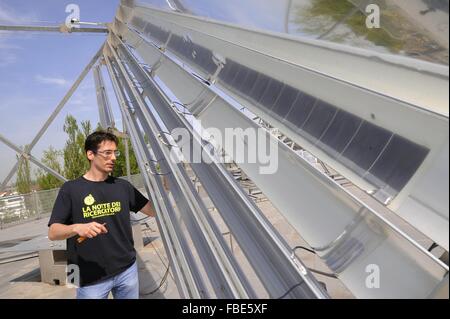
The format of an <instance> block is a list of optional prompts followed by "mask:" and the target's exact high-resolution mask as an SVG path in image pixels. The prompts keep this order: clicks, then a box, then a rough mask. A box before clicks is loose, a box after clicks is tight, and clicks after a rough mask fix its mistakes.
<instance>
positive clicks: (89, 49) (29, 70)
mask: <svg viewBox="0 0 450 319" xmlns="http://www.w3.org/2000/svg"><path fill="white" fill-rule="evenodd" d="M283 1H285V0H283ZM119 2H120V1H119V0H95V1H89V0H71V1H61V0H40V1H35V0H0V24H8V25H9V24H22V25H49V24H50V25H59V24H61V23H63V22H64V21H65V19H66V17H67V15H68V13H66V12H65V11H66V6H67V5H68V4H71V3H74V4H77V5H78V6H79V8H80V20H81V21H85V22H111V21H112V19H113V17H114V15H115V13H116V9H117V6H118V4H119ZM144 2H147V3H150V4H151V3H152V2H153V4H156V5H158V6H160V7H163V8H168V7H167V3H166V2H165V0H146V1H144ZM238 2H239V1H236V0H229V1H217V0H214V1H212V2H211V1H210V0H195V1H193V0H190V1H186V4H188V5H189V6H191V7H195V10H196V13H197V14H200V15H205V16H208V17H211V18H216V19H220V20H224V21H227V22H238V21H241V22H243V21H246V23H247V24H249V25H260V24H264V25H270V24H272V23H277V22H276V21H270V20H265V19H262V18H261V16H255V15H251V14H250V13H251V12H252V11H253V10H252V8H254V7H255V6H256V5H257V4H258V3H259V0H250V1H247V2H246V3H247V4H246V5H247V6H249V8H247V9H246V10H237V11H236V8H239V6H236V4H237V3H238ZM208 4H209V5H208ZM278 6H279V3H278ZM278 6H271V7H272V8H271V9H270V11H271V12H272V14H271V15H265V16H266V17H267V16H274V14H273V10H275V8H276V7H278ZM211 8H214V10H211ZM241 9H242V8H241ZM239 12H243V13H242V14H239ZM283 14H284V13H283V12H280V15H283ZM261 19H262V20H261ZM282 27H283V25H282V24H278V25H276V26H275V28H282ZM104 40H105V35H103V34H60V33H43V32H41V33H38V32H33V33H29V32H27V33H18V32H2V33H0V114H1V116H0V134H1V135H3V136H4V137H6V138H7V139H9V140H10V141H11V142H13V143H15V144H16V145H19V146H21V147H23V146H24V145H26V144H28V143H30V141H31V140H32V139H33V138H34V136H35V135H36V133H37V132H38V131H39V129H40V128H41V127H42V126H43V124H44V123H45V121H46V119H47V118H48V117H49V115H50V114H51V113H52V112H53V110H54V109H55V108H56V106H57V105H58V103H59V101H60V100H61V99H62V98H63V97H64V95H65V94H66V92H67V91H68V90H69V88H70V86H71V85H72V83H73V82H74V81H75V80H76V79H77V77H78V76H79V74H80V73H81V72H82V70H83V68H84V67H85V66H86V65H87V63H88V62H89V61H90V59H91V58H92V57H93V56H94V54H95V53H96V52H97V50H98V49H99V48H100V46H101V44H102V43H103V41H104ZM105 82H106V84H107V86H108V83H109V82H108V81H107V79H105ZM108 91H109V92H108V93H109V95H110V100H111V102H112V104H113V110H114V113H115V115H116V117H115V118H116V123H117V124H118V126H119V128H120V126H121V121H120V116H119V112H118V108H117V107H114V101H115V98H114V96H113V95H111V94H113V93H112V90H108ZM67 114H71V115H73V116H75V118H76V119H77V120H78V121H79V122H80V121H82V120H90V121H91V123H92V125H93V126H94V127H95V126H96V124H97V122H98V121H99V116H98V110H97V100H96V96H95V85H94V80H93V76H92V73H89V74H88V76H87V77H86V78H85V80H84V81H83V82H82V84H81V86H80V87H79V88H78V89H77V91H76V92H75V94H74V95H73V96H72V98H71V99H70V100H69V102H68V103H67V104H66V106H65V107H64V109H63V110H62V111H61V112H60V113H59V115H58V117H57V118H56V119H55V120H54V121H53V123H52V125H51V126H50V127H49V128H48V130H47V131H46V133H45V134H44V136H43V137H42V138H41V140H40V141H39V142H38V144H37V145H36V146H35V147H34V149H33V150H32V152H31V154H32V155H34V156H35V157H36V158H38V159H40V158H41V156H42V153H43V151H44V150H46V149H48V148H49V146H52V147H54V148H56V149H62V148H63V147H64V143H65V141H66V137H67V136H66V134H65V133H64V131H63V124H64V119H65V117H66V116H67ZM15 162H16V153H15V152H14V151H13V150H11V149H10V148H9V147H7V146H6V145H4V144H3V143H0V183H1V182H2V181H3V179H4V178H5V177H6V176H7V175H8V173H9V171H10V170H11V168H12V167H13V166H14V164H15ZM36 170H37V167H36V166H34V165H33V164H32V171H36ZM14 180H15V178H13V181H14Z"/></svg>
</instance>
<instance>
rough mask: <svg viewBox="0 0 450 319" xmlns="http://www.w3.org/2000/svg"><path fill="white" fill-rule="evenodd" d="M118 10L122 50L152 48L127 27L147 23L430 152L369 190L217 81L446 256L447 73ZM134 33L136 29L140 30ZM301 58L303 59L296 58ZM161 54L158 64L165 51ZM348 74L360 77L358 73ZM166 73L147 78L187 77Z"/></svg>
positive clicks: (172, 16) (187, 94) (327, 46)
mask: <svg viewBox="0 0 450 319" xmlns="http://www.w3.org/2000/svg"><path fill="white" fill-rule="evenodd" d="M121 10H122V11H123V14H122V15H121V17H117V20H116V21H115V23H114V24H113V27H114V28H115V29H116V30H118V32H119V34H120V35H121V36H122V37H123V39H126V41H125V42H126V43H127V44H133V46H134V47H136V48H138V47H140V48H142V47H146V44H145V43H143V44H142V38H143V36H142V35H143V34H146V36H148V37H149V39H152V41H154V42H155V43H151V44H150V45H149V48H150V47H151V46H153V47H154V46H156V47H157V46H158V43H159V42H160V40H157V39H156V38H151V35H149V34H148V32H147V31H146V30H147V29H145V30H143V29H142V30H141V29H139V31H140V32H142V33H141V35H139V34H137V32H135V31H132V30H130V29H129V28H133V27H134V25H133V21H134V20H133V19H134V18H139V19H141V21H144V22H150V23H151V24H153V25H154V26H156V27H158V28H161V29H162V30H165V31H166V32H168V33H172V34H173V35H177V36H179V37H184V36H186V35H189V37H191V38H192V39H193V43H194V44H196V45H199V46H201V47H203V48H206V49H208V50H210V51H212V52H213V53H218V54H220V55H222V56H224V57H225V58H226V59H227V60H232V61H234V62H235V63H237V64H240V65H242V66H245V67H246V68H249V69H251V70H253V71H255V72H258V73H261V74H264V75H266V76H269V77H272V78H274V79H275V80H278V81H281V82H282V83H284V84H286V85H289V86H292V87H294V88H297V89H299V90H300V91H302V92H304V93H306V94H309V95H311V96H313V97H315V98H317V99H320V100H321V101H324V102H327V103H330V104H332V105H334V106H336V107H337V108H339V109H340V110H343V111H346V112H348V113H351V114H353V115H355V116H357V117H358V118H360V119H362V120H364V121H366V122H368V123H371V124H373V125H376V126H378V127H382V128H384V129H387V130H389V131H390V132H393V133H395V134H397V135H399V136H401V137H403V138H405V139H407V140H409V141H412V142H414V143H416V144H418V145H422V146H424V147H426V148H427V149H429V153H428V155H427V156H426V158H425V160H424V161H423V163H422V164H421V165H420V167H418V169H417V170H416V171H415V173H414V174H413V175H412V177H411V178H410V179H409V181H408V183H407V184H406V185H404V186H403V188H402V189H401V190H396V191H394V190H392V189H390V187H389V186H386V185H385V186H382V185H381V186H380V185H378V186H376V185H374V184H372V182H373V181H372V182H371V181H368V180H366V179H364V178H362V176H360V174H359V173H358V172H357V170H355V167H353V168H351V167H347V166H346V165H344V163H341V161H340V160H338V159H336V158H334V157H333V156H331V155H330V154H328V153H327V152H326V151H324V150H322V149H321V148H320V147H317V146H316V145H315V144H314V143H313V142H311V141H309V140H308V139H307V138H305V137H302V136H301V134H299V132H298V131H296V129H295V128H292V127H291V126H290V125H288V124H289V123H287V122H286V121H285V120H282V119H280V118H279V117H277V116H276V114H273V113H272V112H271V111H268V110H266V109H265V108H264V107H262V106H260V105H258V103H254V102H252V101H251V99H249V97H248V96H246V95H245V94H242V92H239V91H238V90H237V89H236V88H232V87H230V86H229V85H226V84H225V83H224V82H223V81H218V83H217V84H216V85H214V86H215V87H216V88H220V89H221V90H222V92H224V93H225V94H226V95H227V96H228V97H231V98H232V99H234V100H235V101H237V103H239V104H241V106H245V107H247V108H248V109H249V110H251V111H252V112H253V113H254V114H256V115H258V116H260V117H261V118H263V119H264V120H265V121H267V122H270V123H271V124H272V125H273V126H276V127H277V128H279V129H280V130H281V131H282V132H283V134H285V135H287V136H289V138H291V139H292V140H293V141H295V142H296V143H297V144H299V145H301V146H302V148H304V149H306V150H308V151H309V152H310V153H312V154H314V156H316V157H317V158H319V159H320V160H321V161H323V162H324V163H326V164H327V165H328V166H330V167H332V168H333V169H335V170H336V171H337V172H339V173H340V174H341V175H343V176H344V177H345V178H347V179H348V180H349V181H351V182H352V183H353V184H355V185H356V186H358V187H360V188H362V189H363V190H366V191H368V192H369V193H370V194H371V195H372V196H373V197H374V198H375V199H377V200H378V201H380V202H381V203H384V204H387V207H388V208H389V209H391V210H393V211H394V212H395V213H397V214H398V215H400V216H401V217H402V218H403V219H405V220H406V221H407V222H409V223H411V224H412V225H413V226H414V227H416V228H417V229H419V230H420V231H421V232H423V233H424V234H426V235H427V236H429V237H430V238H431V239H433V240H434V241H436V242H438V243H439V244H440V245H441V246H442V247H444V248H445V249H448V245H449V242H448V218H449V217H448V213H449V207H448V177H447V176H448V174H442V172H448V145H449V144H448V141H449V140H448V90H446V88H447V87H448V78H449V71H448V67H446V66H441V65H434V64H431V63H427V62H423V61H418V60H415V59H410V58H404V57H399V56H391V55H386V54H380V53H375V52H372V51H366V50H361V49H354V48H349V47H346V46H342V45H337V44H333V43H324V42H322V41H317V40H305V39H298V38H295V37H292V36H288V35H282V34H274V33H270V32H265V31H256V30H252V29H248V28H244V27H241V26H236V25H231V24H224V23H221V22H218V21H213V20H210V19H202V18H200V17H195V16H191V15H187V14H182V13H175V12H168V11H164V10H159V9H154V8H146V7H143V6H139V5H131V6H129V7H126V6H122V7H121ZM120 18H122V20H120ZM120 21H122V22H123V23H127V25H123V24H122V23H121V22H120ZM144 26H145V23H144ZM135 27H136V28H139V26H137V25H136V26H135ZM269 43H270V45H268V44H269ZM149 48H148V49H149ZM186 49H187V48H186ZM297 52H302V54H301V55H298V54H297ZM162 53H163V54H165V55H166V57H167V56H173V57H175V58H176V59H178V60H180V61H183V63H184V65H185V67H186V66H187V67H188V68H189V69H190V71H191V72H193V73H196V74H200V75H201V76H202V77H203V78H207V77H208V76H209V75H210V74H206V73H205V72H204V70H202V69H201V68H200V67H198V66H196V65H193V63H192V62H191V61H187V60H186V57H184V56H183V55H182V54H181V53H179V52H171V50H170V48H169V49H166V50H165V51H164V52H162ZM139 54H140V55H141V56H143V57H144V56H145V58H146V62H147V63H149V64H151V61H153V60H154V59H155V58H156V54H155V55H153V54H154V53H151V54H150V53H147V54H145V53H143V52H142V50H141V52H139ZM152 55H153V56H152ZM150 56H152V58H151V59H149V57H150ZM157 57H158V59H160V58H161V54H159V55H157ZM334 61H340V62H339V63H334ZM354 69H358V70H360V72H354V71H353V70H354ZM172 72H173V67H172V66H171V65H169V64H166V65H165V66H162V65H160V66H159V67H158V69H157V70H154V71H153V75H156V74H158V77H159V78H161V79H162V80H163V81H164V82H165V84H166V85H167V86H169V87H171V86H174V85H175V86H176V85H180V83H181V82H183V84H182V85H188V84H187V83H188V81H185V78H186V76H185V75H182V76H180V78H179V79H178V78H176V79H175V78H172V77H171V73H172ZM376 73H377V74H378V73H381V74H383V77H379V78H376V79H375V78H374V77H373V74H376ZM424 83H425V84H424ZM337 92H339V93H337ZM430 92H433V93H432V94H431V93H430ZM198 93H199V91H197V90H196V89H195V88H194V87H193V86H189V87H187V86H186V89H185V90H184V91H183V92H182V93H179V96H178V98H179V100H180V101H181V102H185V101H191V100H192V98H193V97H195V96H196V95H197V94H198ZM417 127H427V128H430V129H428V130H426V133H425V132H424V131H421V130H417ZM431 128H432V129H431ZM437 176H443V178H442V179H439V178H436V177H437ZM431 183H437V184H438V185H437V186H436V187H435V188H433V190H431V188H430V187H429V186H428V185H430V184H431ZM387 193H389V194H387ZM386 195H388V196H386ZM387 197H392V200H391V201H389V202H387V203H386V199H387Z"/></svg>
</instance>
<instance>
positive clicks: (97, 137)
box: [84, 131, 119, 153]
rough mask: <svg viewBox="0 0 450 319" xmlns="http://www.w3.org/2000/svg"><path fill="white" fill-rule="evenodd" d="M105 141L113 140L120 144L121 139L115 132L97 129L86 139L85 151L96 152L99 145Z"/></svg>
mask: <svg viewBox="0 0 450 319" xmlns="http://www.w3.org/2000/svg"><path fill="white" fill-rule="evenodd" d="M104 141H111V142H114V143H116V145H119V140H118V139H117V137H116V136H115V135H114V134H112V133H110V132H105V131H97V132H94V133H92V134H91V135H89V136H88V137H87V138H86V141H85V142H84V151H85V152H87V151H92V152H94V153H96V152H97V150H98V146H99V145H100V144H101V143H102V142H104Z"/></svg>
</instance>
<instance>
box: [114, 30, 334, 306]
mask: <svg viewBox="0 0 450 319" xmlns="http://www.w3.org/2000/svg"><path fill="white" fill-rule="evenodd" d="M116 39H117V38H116ZM119 52H120V53H121V54H122V56H123V59H125V61H126V63H127V64H128V66H129V68H130V70H132V72H133V74H134V75H135V76H136V78H137V79H138V81H139V82H140V83H142V84H143V83H145V85H142V87H143V88H144V93H146V95H147V97H149V98H150V100H151V102H152V105H153V107H154V108H155V109H156V110H157V112H158V114H159V116H160V117H161V119H162V120H163V121H164V123H165V125H168V128H170V129H173V128H176V127H183V128H186V129H188V131H189V132H190V134H191V138H192V141H193V142H194V143H196V144H197V145H198V147H199V148H200V149H204V148H205V145H204V144H203V142H202V140H201V139H199V137H198V135H196V133H194V132H193V129H192V127H190V125H189V124H188V123H186V122H184V121H182V120H181V118H180V117H179V115H178V113H177V112H175V111H174V110H173V108H172V107H170V105H171V103H170V100H168V98H167V97H166V96H165V95H164V94H163V93H162V91H161V90H160V89H159V88H158V86H157V85H156V84H155V82H154V81H153V79H151V78H150V77H149V76H148V74H147V73H146V72H145V70H144V69H142V68H141V67H140V66H139V64H138V63H136V61H135V60H134V59H133V57H132V56H131V55H130V54H129V53H128V54H127V50H126V47H125V46H123V45H121V46H120V50H119ZM194 148H195V147H194ZM205 153H208V152H206V150H205ZM210 160H211V162H212V164H210V165H207V164H205V163H203V162H202V163H199V164H197V163H192V164H191V167H192V169H193V170H194V172H195V173H196V174H197V176H198V177H199V179H200V180H201V182H202V184H203V185H204V187H205V190H206V191H207V193H208V195H209V196H210V198H211V199H212V201H213V202H214V204H215V206H216V208H217V210H218V211H219V212H221V216H222V218H223V219H224V221H225V222H226V223H227V225H228V227H229V228H230V230H231V231H232V232H233V235H234V237H235V238H236V240H237V241H238V242H239V244H240V245H241V247H242V249H243V252H244V253H245V254H246V256H247V258H248V259H249V262H250V263H251V265H252V267H253V268H254V270H255V271H256V273H257V275H258V276H259V277H260V279H261V281H262V283H263V284H264V285H265V288H266V289H267V291H268V293H269V295H270V296H271V297H272V298H274V297H277V296H281V295H283V294H284V293H285V292H286V291H288V290H289V288H290V287H292V286H293V285H296V284H298V288H297V289H294V290H292V291H291V292H290V294H289V296H290V297H297V298H326V297H327V294H326V293H325V292H324V291H323V290H322V289H321V287H319V284H318V283H317V282H316V281H315V279H314V277H313V276H312V275H311V274H310V273H309V272H308V271H307V270H306V267H304V266H303V265H302V263H301V262H300V261H299V260H292V259H291V251H290V249H289V248H288V246H287V245H286V243H285V242H284V241H283V240H282V238H281V237H280V236H279V235H278V233H277V232H276V231H275V230H274V228H273V227H272V225H271V224H270V223H269V222H268V221H267V220H266V219H265V217H264V216H263V214H262V213H261V212H260V211H259V209H258V208H257V207H256V205H255V204H254V202H253V201H252V200H251V199H249V198H248V197H247V195H246V194H245V192H244V191H243V190H242V189H241V188H240V187H239V186H238V185H237V184H236V183H235V181H234V180H233V178H232V177H231V176H229V174H228V172H227V171H226V169H225V168H224V167H223V166H221V165H219V164H218V161H217V159H214V158H210ZM269 261H270V262H269Z"/></svg>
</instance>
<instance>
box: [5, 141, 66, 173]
mask: <svg viewBox="0 0 450 319" xmlns="http://www.w3.org/2000/svg"><path fill="white" fill-rule="evenodd" d="M0 141H1V142H3V143H4V144H5V145H6V146H9V147H10V148H12V149H13V150H14V151H16V152H17V154H19V155H20V157H21V158H23V157H26V158H27V159H29V160H30V161H31V162H33V163H34V164H36V165H37V166H39V167H40V168H42V169H43V170H45V171H46V172H47V173H50V174H52V175H53V176H55V177H56V178H58V179H59V180H61V181H63V182H65V181H67V179H66V178H65V177H64V176H62V175H61V174H59V173H58V172H57V171H55V170H53V169H51V168H50V167H48V166H47V165H44V164H42V163H41V162H40V161H39V160H38V159H37V158H35V157H34V156H33V155H31V154H29V153H25V152H24V150H22V149H21V148H20V147H19V146H17V145H15V144H13V143H12V142H11V141H9V140H8V139H7V138H5V137H4V136H3V135H1V134H0ZM19 165H20V159H19V160H18V161H17V163H16V165H14V168H16V169H17V168H18V167H19Z"/></svg>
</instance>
